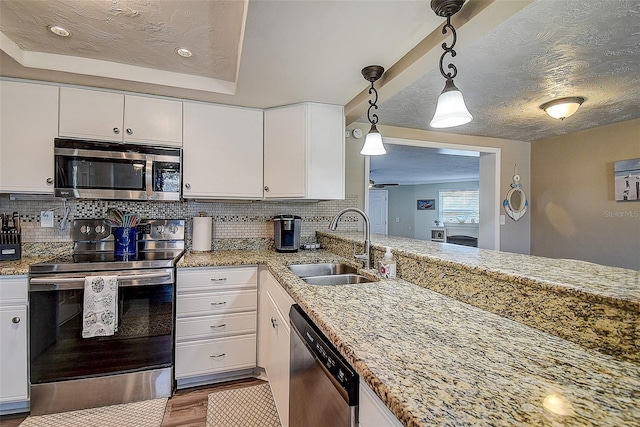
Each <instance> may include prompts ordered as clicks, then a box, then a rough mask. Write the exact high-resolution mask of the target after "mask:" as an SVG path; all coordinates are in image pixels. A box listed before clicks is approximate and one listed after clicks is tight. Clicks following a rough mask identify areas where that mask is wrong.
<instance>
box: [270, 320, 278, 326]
mask: <svg viewBox="0 0 640 427" xmlns="http://www.w3.org/2000/svg"><path fill="white" fill-rule="evenodd" d="M271 326H272V327H274V328H277V327H278V320H277V319H276V318H275V317H272V318H271Z"/></svg>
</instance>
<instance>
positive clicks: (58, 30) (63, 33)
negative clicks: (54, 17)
mask: <svg viewBox="0 0 640 427" xmlns="http://www.w3.org/2000/svg"><path fill="white" fill-rule="evenodd" d="M47 28H48V29H49V31H51V32H52V33H53V34H55V35H56V36H60V37H70V36H71V32H70V31H69V30H67V29H66V28H63V27H61V26H59V25H49V26H47Z"/></svg>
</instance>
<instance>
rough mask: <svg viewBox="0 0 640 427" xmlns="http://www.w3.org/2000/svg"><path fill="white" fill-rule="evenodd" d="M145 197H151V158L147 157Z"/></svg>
mask: <svg viewBox="0 0 640 427" xmlns="http://www.w3.org/2000/svg"><path fill="white" fill-rule="evenodd" d="M145 177H146V185H145V187H146V188H147V197H148V198H151V196H153V156H147V167H146V172H145Z"/></svg>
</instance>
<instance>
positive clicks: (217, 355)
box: [209, 353, 227, 359]
mask: <svg viewBox="0 0 640 427" xmlns="http://www.w3.org/2000/svg"><path fill="white" fill-rule="evenodd" d="M225 354H227V353H220V354H212V355H211V356H209V357H210V358H212V359H220V358H221V357H224V356H225Z"/></svg>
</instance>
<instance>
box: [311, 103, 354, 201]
mask: <svg viewBox="0 0 640 427" xmlns="http://www.w3.org/2000/svg"><path fill="white" fill-rule="evenodd" d="M308 109H309V113H308V114H309V125H308V126H309V129H308V130H307V134H308V138H309V141H308V147H307V162H308V166H307V198H308V199H318V200H328V199H344V183H345V178H344V174H345V169H344V167H345V153H344V109H343V108H342V107H341V106H339V105H329V104H316V103H312V104H309V105H308Z"/></svg>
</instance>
